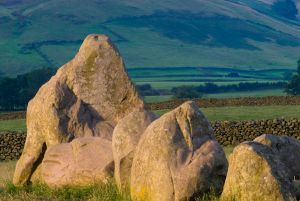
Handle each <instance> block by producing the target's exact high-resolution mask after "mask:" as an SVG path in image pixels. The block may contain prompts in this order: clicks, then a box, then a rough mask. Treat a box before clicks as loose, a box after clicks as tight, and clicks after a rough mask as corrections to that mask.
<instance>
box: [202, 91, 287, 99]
mask: <svg viewBox="0 0 300 201" xmlns="http://www.w3.org/2000/svg"><path fill="white" fill-rule="evenodd" d="M265 96H286V93H285V92H284V91H283V89H270V90H259V91H246V92H231V93H218V94H205V95H204V98H239V97H265Z"/></svg>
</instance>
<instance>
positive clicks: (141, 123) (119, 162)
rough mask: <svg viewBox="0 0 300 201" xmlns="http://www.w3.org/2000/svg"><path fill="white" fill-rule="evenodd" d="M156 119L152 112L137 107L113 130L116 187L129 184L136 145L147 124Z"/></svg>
mask: <svg viewBox="0 0 300 201" xmlns="http://www.w3.org/2000/svg"><path fill="white" fill-rule="evenodd" d="M155 119H156V116H155V114H153V113H152V112H149V111H146V110H141V109H138V110H136V111H134V112H132V113H130V114H129V115H127V116H126V117H124V118H123V119H122V120H121V121H119V123H118V124H117V126H116V127H115V130H114V132H113V139H112V147H113V156H114V161H115V179H116V183H117V185H118V188H119V189H120V190H121V189H122V188H125V187H127V186H128V185H129V184H130V173H131V166H132V160H133V156H134V154H135V149H136V146H137V144H138V142H139V140H140V138H141V136H142V134H143V133H144V131H145V130H146V128H147V127H148V126H149V124H150V123H151V122H152V121H154V120H155Z"/></svg>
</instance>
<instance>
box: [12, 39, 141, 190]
mask: <svg viewBox="0 0 300 201" xmlns="http://www.w3.org/2000/svg"><path fill="white" fill-rule="evenodd" d="M143 107H144V102H143V101H142V100H141V99H140V98H139V95H138V94H137V91H136V89H135V87H134V85H133V84H132V82H131V81H130V80H129V78H128V75H127V72H126V70H125V67H124V63H123V60H122V58H121V56H120V54H119V52H118V50H117V49H116V48H115V47H114V45H113V44H112V43H111V41H110V40H109V38H108V37H106V36H103V35H95V34H94V35H89V36H88V37H87V38H86V39H85V40H84V42H83V44H82V46H81V47H80V50H79V52H78V54H77V55H76V56H75V58H74V59H73V60H71V61H70V62H69V63H67V64H65V65H64V66H62V67H61V68H60V69H59V70H58V72H57V74H56V75H55V76H53V77H52V78H51V80H50V81H49V82H47V83H46V84H45V85H43V86H42V87H41V88H40V90H39V91H38V93H37V94H36V96H35V97H34V98H33V99H32V100H31V101H30V102H29V104H28V108H27V118H26V119H27V139H26V143H25V147H24V151H23V154H22V156H21V158H20V160H19V161H18V163H17V166H16V171H15V175H14V179H13V182H14V184H15V185H24V184H26V183H28V182H29V181H30V178H31V175H32V174H33V173H34V170H35V169H36V168H37V167H38V166H39V164H40V161H41V159H42V158H43V154H44V153H45V150H46V149H47V148H49V147H51V146H53V145H56V144H60V143H64V142H70V141H71V140H73V139H74V138H77V137H83V136H99V137H102V138H105V139H111V135H112V132H113V129H114V127H115V125H116V124H117V122H118V121H119V120H120V119H122V118H123V117H124V116H126V115H127V114H129V113H130V112H132V111H133V110H134V109H136V108H143Z"/></svg>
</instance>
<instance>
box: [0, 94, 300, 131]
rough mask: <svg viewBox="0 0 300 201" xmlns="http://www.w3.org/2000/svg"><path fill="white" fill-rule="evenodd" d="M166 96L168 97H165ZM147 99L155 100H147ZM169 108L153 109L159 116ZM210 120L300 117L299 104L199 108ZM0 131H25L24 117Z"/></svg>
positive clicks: (0, 123)
mask: <svg viewBox="0 0 300 201" xmlns="http://www.w3.org/2000/svg"><path fill="white" fill-rule="evenodd" d="M165 98H168V97H165ZM148 101H155V100H149V99H148ZM168 111H170V110H157V111H154V112H155V113H156V114H157V115H159V116H161V115H163V114H165V113H166V112H168ZM201 111H203V113H204V114H205V115H206V116H207V117H208V119H209V120H210V121H243V120H259V119H274V118H300V106H297V105H295V106H292V105H291V106H240V107H213V108H201ZM0 131H26V122H25V120H24V119H18V120H8V121H0Z"/></svg>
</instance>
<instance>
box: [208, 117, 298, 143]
mask: <svg viewBox="0 0 300 201" xmlns="http://www.w3.org/2000/svg"><path fill="white" fill-rule="evenodd" d="M213 128H214V130H215V136H216V138H217V140H218V141H219V142H220V143H221V144H222V145H224V146H228V145H237V144H239V143H241V142H244V141H252V140H254V139H255V138H256V137H258V136H260V135H262V134H273V135H286V136H289V137H294V138H296V139H298V140H300V119H273V120H255V121H222V122H221V121H218V122H214V123H213Z"/></svg>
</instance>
